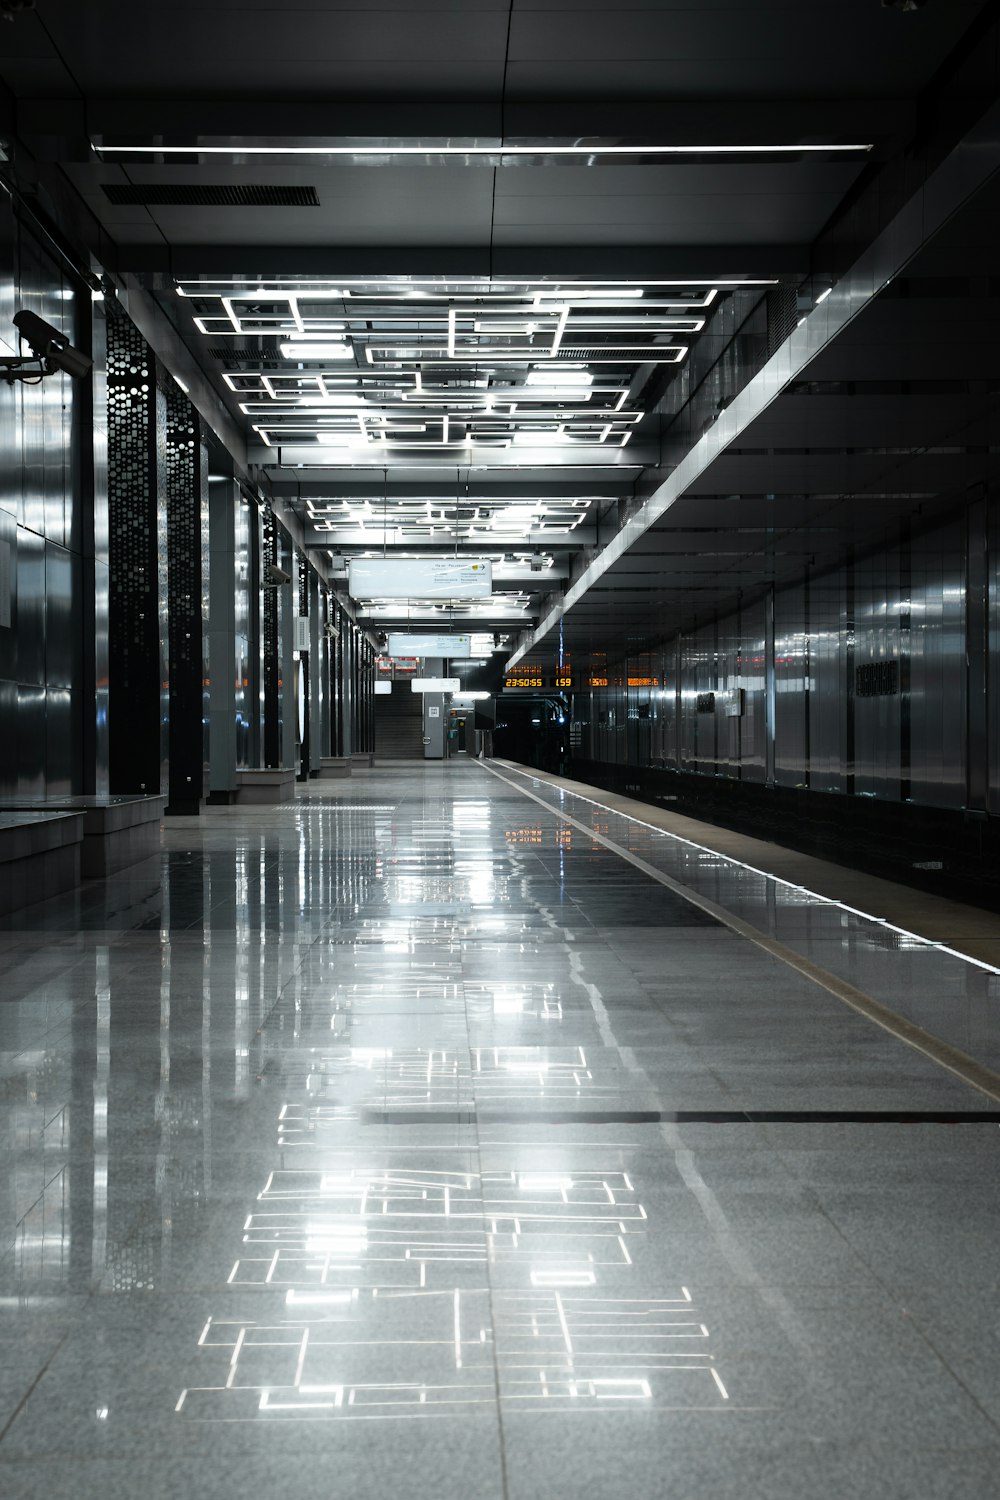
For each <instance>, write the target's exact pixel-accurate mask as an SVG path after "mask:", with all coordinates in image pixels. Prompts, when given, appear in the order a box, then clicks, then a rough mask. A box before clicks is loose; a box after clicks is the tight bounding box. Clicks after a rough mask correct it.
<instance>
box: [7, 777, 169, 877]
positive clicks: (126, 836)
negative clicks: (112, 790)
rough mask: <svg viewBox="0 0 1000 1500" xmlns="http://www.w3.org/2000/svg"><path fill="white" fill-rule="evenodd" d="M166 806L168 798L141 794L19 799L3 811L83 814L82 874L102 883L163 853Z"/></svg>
mask: <svg viewBox="0 0 1000 1500" xmlns="http://www.w3.org/2000/svg"><path fill="white" fill-rule="evenodd" d="M166 803H167V799H166V797H158V796H156V797H145V796H140V795H138V794H136V795H134V796H119V797H115V796H82V797H46V798H43V799H39V800H38V801H30V802H29V801H28V800H26V799H23V798H19V799H18V800H17V801H16V802H15V801H12V802H6V803H4V804H3V810H4V811H10V812H66V813H82V815H83V846H82V848H81V851H80V874H81V875H82V876H83V878H84V880H102V879H104V878H105V877H106V876H108V875H114V874H115V873H116V872H117V871H118V870H124V869H126V868H127V866H129V865H135V864H138V863H139V861H140V860H142V859H151V858H152V857H153V856H154V855H155V854H158V853H159V852H160V823H161V822H162V820H163V809H164V807H165V806H166Z"/></svg>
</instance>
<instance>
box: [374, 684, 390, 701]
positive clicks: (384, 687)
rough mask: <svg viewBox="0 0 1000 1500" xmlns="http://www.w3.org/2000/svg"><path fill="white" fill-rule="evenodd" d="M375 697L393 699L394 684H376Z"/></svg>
mask: <svg viewBox="0 0 1000 1500" xmlns="http://www.w3.org/2000/svg"><path fill="white" fill-rule="evenodd" d="M375 696H376V698H386V697H391V696H392V683H391V682H376V683H375Z"/></svg>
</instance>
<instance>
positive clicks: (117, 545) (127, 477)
mask: <svg viewBox="0 0 1000 1500" xmlns="http://www.w3.org/2000/svg"><path fill="white" fill-rule="evenodd" d="M107 308H108V325H107V326H108V523H109V530H110V535H109V546H108V551H109V564H110V594H111V599H110V611H109V670H108V678H109V693H108V726H109V746H108V758H109V766H110V778H109V779H110V789H111V791H112V792H145V793H147V794H157V795H158V794H159V793H160V792H161V790H163V788H164V787H165V785H166V781H167V756H168V741H167V726H168V715H169V698H168V688H169V683H168V668H167V641H166V605H167V552H166V540H167V539H166V507H165V504H164V503H163V500H164V496H165V493H166V469H167V463H166V436H167V408H166V396H165V394H164V392H163V391H162V390H160V389H159V388H158V386H157V381H156V363H155V360H154V357H153V354H152V351H151V350H150V349H149V348H148V347H147V344H146V341H145V339H143V337H142V335H141V334H140V333H139V331H138V329H137V328H136V327H135V326H134V324H132V323H131V322H130V320H129V319H128V318H127V317H126V315H125V313H124V312H123V311H122V309H121V308H120V307H118V305H117V304H116V303H115V302H114V301H110V300H109V302H108V303H107Z"/></svg>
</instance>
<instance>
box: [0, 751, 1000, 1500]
mask: <svg viewBox="0 0 1000 1500" xmlns="http://www.w3.org/2000/svg"><path fill="white" fill-rule="evenodd" d="M504 774H506V773H504ZM526 792H531V793H532V795H531V796H528V795H526ZM566 812H571V813H572V816H573V819H574V821H573V822H572V823H571V822H568V821H567V820H566V818H565V817H564V816H563V814H564V813H566ZM588 819H589V820H590V822H588ZM581 823H582V824H584V825H585V826H584V827H582V828H581V826H580V824H581ZM588 828H592V829H593V830H594V831H597V832H599V833H600V834H601V838H602V839H605V840H607V841H608V842H597V841H595V840H594V839H593V838H591V837H590V836H589V835H588V832H587V829H588ZM616 842H617V843H620V844H621V846H622V847H623V848H631V849H632V850H633V852H635V851H636V850H641V851H642V857H643V859H644V860H646V862H647V863H649V864H650V865H651V866H656V867H657V868H660V867H661V866H662V868H663V869H664V871H667V870H669V872H670V874H671V878H672V879H675V880H677V881H679V882H680V883H682V884H687V885H690V886H691V888H692V889H693V890H696V891H697V890H698V889H710V890H711V891H712V893H713V899H714V900H715V901H716V902H717V903H718V904H719V905H720V906H722V907H726V906H727V903H728V908H731V909H732V910H734V911H737V910H738V911H739V912H740V914H741V917H742V919H745V920H756V921H758V922H759V923H760V924H761V925H762V927H768V929H769V930H774V931H779V932H780V933H781V934H782V935H783V941H784V942H786V943H787V945H788V947H789V949H790V950H792V949H794V951H801V952H803V953H808V954H809V955H810V956H811V958H812V959H813V960H814V961H816V962H817V963H822V964H823V965H824V966H825V967H826V968H828V969H829V970H830V971H831V972H838V966H839V968H840V969H844V970H845V972H849V973H850V974H851V975H852V976H853V977H852V982H853V983H855V984H861V983H864V984H865V985H866V986H868V987H869V988H870V989H871V990H872V991H873V992H875V991H877V992H878V994H877V998H879V999H880V1000H881V1002H882V1003H884V1004H890V1003H892V1004H898V1006H899V1007H900V1010H901V1012H903V1011H906V1010H907V1008H909V1011H910V1012H911V1013H914V1014H917V1013H919V1015H920V1017H922V1020H923V1022H925V1023H927V1024H928V1025H933V1026H935V1027H937V1028H938V1029H939V1031H940V1032H941V1034H945V1033H948V1034H949V1035H952V1039H954V1037H955V1036H957V1037H959V1038H960V1039H961V1041H962V1044H963V1045H964V1047H965V1048H966V1049H967V1050H969V1051H970V1053H973V1054H975V1055H976V1056H979V1057H980V1059H981V1060H982V1061H984V1062H990V1060H991V1058H993V1057H994V1055H995V1054H996V1046H997V1039H998V1036H1000V1024H998V1020H1000V1010H998V1009H997V992H996V983H997V976H996V975H995V974H993V973H992V972H990V971H987V970H984V969H983V968H982V967H975V966H973V965H968V964H966V963H964V962H963V960H962V959H960V958H959V957H956V956H955V955H951V954H948V953H947V952H945V951H942V950H941V949H939V948H934V949H933V951H927V952H924V951H923V950H922V949H921V948H920V946H919V945H917V946H916V947H914V945H913V944H912V943H909V942H908V941H905V940H904V939H902V938H900V937H899V935H898V934H897V935H896V937H895V938H894V939H893V940H892V941H887V934H886V932H885V931H884V930H883V931H882V932H881V933H878V932H876V931H875V929H876V928H877V926H878V924H867V925H866V923H865V919H864V918H862V917H860V916H857V915H855V916H853V917H852V916H851V915H850V913H846V914H845V912H844V911H843V909H841V910H839V911H837V912H834V911H832V910H829V909H824V903H822V902H818V901H817V902H814V901H811V900H810V899H807V897H806V896H805V895H804V894H803V893H801V892H800V893H797V894H796V893H795V892H794V891H792V890H791V889H790V888H789V887H782V886H780V884H778V885H775V883H774V882H772V883H771V885H772V886H773V889H772V888H769V887H768V886H767V885H766V884H760V883H759V882H760V881H762V880H763V877H761V876H759V874H758V875H756V876H748V875H747V872H746V871H744V872H743V874H742V875H741V874H740V872H739V869H738V868H737V867H736V866H733V865H730V864H727V862H726V861H725V860H722V859H720V857H719V856H718V855H717V854H711V853H709V852H707V851H702V856H701V857H700V858H699V857H697V856H696V855H695V854H694V853H692V848H691V846H686V847H685V846H682V845H680V844H678V842H677V841H676V840H671V838H670V836H669V835H667V834H665V833H661V832H654V831H650V830H646V831H645V832H642V831H641V825H640V824H629V823H628V820H620V821H618V822H616V821H615V820H614V818H613V817H611V816H609V815H607V814H605V813H602V812H600V810H599V809H594V808H591V809H590V811H589V812H588V811H587V810H586V807H585V805H584V804H577V803H574V804H573V806H572V807H571V806H570V805H569V803H567V802H565V800H564V799H563V795H562V794H561V793H560V792H559V791H558V790H557V789H554V788H552V787H546V786H544V785H543V784H541V783H537V782H536V783H531V782H530V780H529V779H527V778H520V779H519V778H517V777H516V776H508V777H507V779H501V777H498V776H497V775H496V774H494V773H493V772H491V771H489V770H486V769H484V768H483V767H481V766H478V765H475V764H473V763H469V762H464V761H461V762H456V763H454V764H452V765H435V764H431V765H428V766H421V765H406V764H401V765H396V766H393V767H391V768H386V769H376V770H374V771H372V772H371V773H370V774H368V775H363V776H358V777H355V778H353V779H352V780H351V781H350V782H346V783H336V784H332V785H323V786H320V785H318V784H317V785H314V786H311V787H309V788H308V789H307V790H305V791H303V792H302V793H301V794H300V796H299V798H298V799H297V801H296V803H295V804H294V805H290V806H287V807H281V808H274V809H269V808H254V809H248V810H236V809H216V810H212V811H211V812H209V813H207V814H206V815H205V816H203V817H202V818H201V819H176V820H171V821H170V822H168V824H167V825H166V827H165V833H164V845H163V853H162V857H161V858H160V859H158V860H155V861H150V862H147V863H146V864H144V865H140V866H136V867H134V868H133V869H132V870H131V871H126V872H123V874H122V875H120V876H117V877H115V878H113V879H111V880H109V881H107V882H105V883H100V884H99V883H91V884H90V885H88V886H87V887H85V888H84V890H83V892H82V894H78V895H75V896H73V897H64V898H58V899H55V900H53V901H51V902H48V903H45V904H44V905H40V906H37V907H35V908H33V909H31V911H30V913H29V914H27V915H24V914H22V916H21V917H20V918H12V919H6V920H5V921H4V922H3V923H2V924H0V1151H2V1153H3V1173H2V1180H0V1253H2V1259H0V1495H2V1496H3V1497H4V1500H35V1497H39V1500H41V1497H45V1500H56V1497H58V1500H62V1497H66V1500H68V1497H70V1496H72V1497H73V1500H118V1497H124V1496H128V1497H130V1500H133V1497H135V1496H139V1497H141V1500H166V1497H171V1500H175V1497H187V1496H191V1497H196V1500H201V1497H206V1500H209V1497H211V1500H214V1497H226V1500H229V1497H232V1500H236V1497H241V1500H242V1497H253V1500H279V1497H280V1500H285V1497H294V1500H313V1497H316V1500H319V1497H323V1500H335V1497H340V1496H343V1497H345V1500H347V1497H349V1500H376V1497H377V1500H385V1497H386V1496H387V1495H389V1496H396V1495H399V1496H402V1497H405V1500H432V1497H442V1500H448V1497H453V1496H454V1497H456V1500H457V1497H462V1500H467V1497H470V1500H471V1497H474V1500H493V1497H500V1496H507V1497H510V1500H563V1497H565V1500H613V1497H614V1500H616V1497H618V1496H628V1497H635V1500H654V1497H655V1500H660V1497H670V1500H703V1497H705V1496H712V1497H713V1500H730V1497H731V1500H737V1497H739V1500H758V1497H760V1500H765V1497H766V1500H814V1497H815V1500H819V1497H823V1500H827V1497H835V1500H846V1497H854V1496H857V1497H865V1500H881V1497H889V1496H892V1497H897V1496H898V1497H906V1500H937V1497H939V1496H940V1497H948V1500H951V1497H959V1496H963V1497H964V1496H972V1495H979V1494H982V1495H986V1494H990V1493H995V1489H996V1475H997V1473H998V1472H1000V1316H998V1282H1000V1254H998V1245H1000V1104H997V1103H996V1102H995V1101H991V1100H990V1099H989V1098H988V1097H986V1096H984V1094H983V1093H982V1092H978V1091H976V1090H975V1089H973V1088H971V1087H970V1086H969V1085H968V1084H966V1083H965V1082H963V1081H962V1080H961V1079H960V1078H958V1077H956V1076H955V1075H954V1074H953V1073H949V1072H948V1071H946V1070H945V1069H944V1068H942V1067H941V1066H940V1065H939V1064H938V1063H937V1062H935V1061H933V1060H932V1059H931V1058H929V1057H927V1056H925V1055H922V1054H921V1053H920V1052H918V1051H916V1050H914V1049H913V1048H912V1047H909V1046H907V1045H906V1044H905V1043H904V1042H902V1041H900V1040H897V1039H896V1038H895V1037H894V1036H892V1035H889V1034H888V1033H887V1032H886V1031H885V1030H883V1029H881V1028H879V1027H877V1026H875V1025H873V1024H872V1022H871V1021H870V1020H868V1019H866V1017H864V1016H863V1015H859V1014H858V1013H857V1012H855V1011H853V1010H851V1009H849V1008H848V1007H847V1006H846V1005H844V1004H843V1003H842V1002H841V1001H840V1000H838V999H837V998H835V996H834V995H832V994H831V993H829V992H828V991H827V990H824V989H822V988H820V987H819V986H818V985H816V984H815V983H812V982H811V981H810V980H809V979H807V978H805V977H804V976H803V975H802V974H801V973H798V972H796V971H795V970H794V969H793V968H791V967H790V966H789V965H788V964H787V963H784V962H782V961H781V959H780V958H779V957H777V956H775V954H773V953H769V952H766V951H764V950H762V949H761V948H760V947H759V946H757V945H755V944H754V943H752V942H750V941H748V940H747V939H746V938H745V937H741V936H740V935H739V934H738V933H736V932H734V931H733V930H732V929H731V928H729V927H727V926H726V925H725V923H723V922H720V921H717V920H715V918H714V917H712V916H711V915H709V914H707V913H706V912H705V911H703V910H701V909H699V908H698V907H697V906H695V905H692V904H691V903H690V902H689V901H687V900H686V899H685V898H684V896H683V895H682V894H680V893H678V892H677V891H676V890H674V889H671V888H669V887H668V886H665V885H663V884H662V883H660V882H659V881H658V880H657V879H655V878H654V877H653V875H652V874H649V873H645V872H644V871H643V870H640V869H638V868H636V867H635V866H634V865H633V864H630V863H628V862H627V861H626V860H625V859H623V858H622V857H621V855H620V854H618V853H617V852H616V849H615V848H614V847H609V846H608V845H609V843H610V844H612V845H614V844H615V843H616ZM755 880H756V881H757V882H758V883H757V884H756V885H755V884H754V883H753V882H754V881H755ZM748 881H749V883H748ZM728 908H727V909H728ZM869 928H870V929H871V930H869ZM932 946H933V945H931V947H932ZM845 966H846V969H845ZM949 1021H950V1022H952V1023H953V1025H952V1026H951V1032H950V1033H949ZM997 1055H1000V1054H997Z"/></svg>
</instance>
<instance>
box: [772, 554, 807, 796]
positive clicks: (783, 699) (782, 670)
mask: <svg viewBox="0 0 1000 1500" xmlns="http://www.w3.org/2000/svg"><path fill="white" fill-rule="evenodd" d="M807 598H808V595H807V590H806V585H805V583H804V582H803V583H801V584H798V585H796V586H795V587H794V588H788V589H779V590H778V591H777V593H776V594H775V596H774V688H775V692H774V705H775V722H774V779H775V782H776V783H777V785H778V786H806V785H807V784H808V780H809V742H808V727H809V618H808V614H807Z"/></svg>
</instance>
